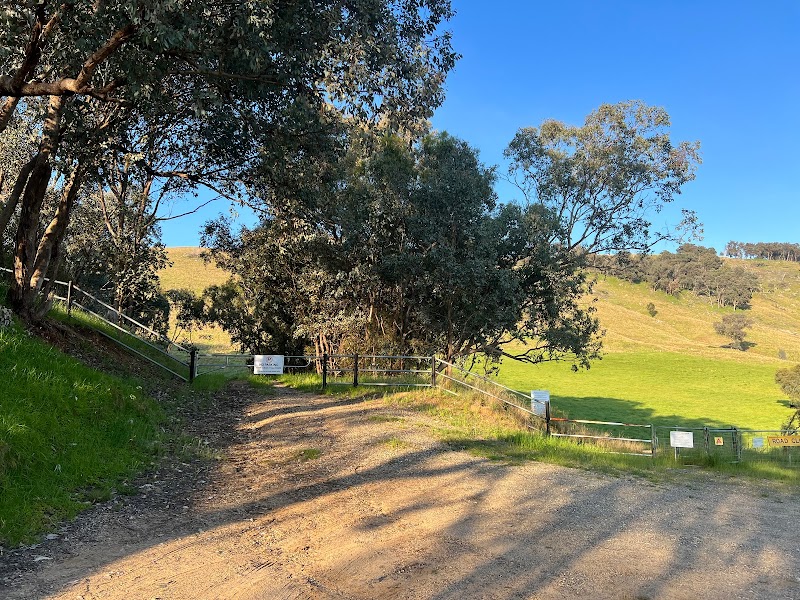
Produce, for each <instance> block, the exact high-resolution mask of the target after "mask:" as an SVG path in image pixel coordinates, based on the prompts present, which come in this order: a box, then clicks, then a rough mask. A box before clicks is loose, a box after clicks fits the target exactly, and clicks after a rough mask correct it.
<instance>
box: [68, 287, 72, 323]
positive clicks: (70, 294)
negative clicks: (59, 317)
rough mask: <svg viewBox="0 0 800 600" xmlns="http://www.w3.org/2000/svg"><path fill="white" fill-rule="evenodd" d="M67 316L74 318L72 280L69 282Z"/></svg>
mask: <svg viewBox="0 0 800 600" xmlns="http://www.w3.org/2000/svg"><path fill="white" fill-rule="evenodd" d="M67 316H68V317H71V316H72V279H70V280H69V282H67Z"/></svg>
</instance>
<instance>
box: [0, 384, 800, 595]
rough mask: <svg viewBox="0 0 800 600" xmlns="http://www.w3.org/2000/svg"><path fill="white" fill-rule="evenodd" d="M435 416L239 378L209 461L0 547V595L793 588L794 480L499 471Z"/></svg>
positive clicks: (799, 562) (797, 511) (796, 554)
mask: <svg viewBox="0 0 800 600" xmlns="http://www.w3.org/2000/svg"><path fill="white" fill-rule="evenodd" d="M431 425H432V422H431V421H430V420H429V418H428V417H425V416H423V415H420V414H417V413H411V412H404V411H401V410H398V409H391V408H387V407H386V405H385V404H384V403H383V402H382V401H381V400H373V401H366V402H363V401H355V400H349V399H345V398H336V397H330V396H314V395H307V394H300V393H296V392H293V391H291V390H287V389H279V390H278V395H277V396H271V397H270V396H264V395H263V393H262V394H260V393H259V392H258V391H256V390H254V389H251V388H250V387H248V386H247V385H245V384H237V385H235V386H233V387H230V388H228V389H227V390H225V392H224V393H223V394H221V395H220V397H219V398H218V406H216V407H213V408H212V409H211V410H209V411H208V412H207V413H206V417H205V418H204V419H199V420H197V421H196V422H195V423H194V424H193V427H194V428H195V430H194V431H193V432H191V433H192V434H193V435H196V436H198V437H199V438H201V439H203V440H206V441H207V443H208V448H209V452H217V453H218V456H219V460H217V461H212V462H202V461H188V462H185V463H181V462H174V463H172V464H169V465H166V466H164V467H163V468H162V470H161V471H160V472H158V473H155V474H154V475H153V476H152V477H151V479H150V480H149V481H148V482H142V483H141V485H140V487H139V491H140V493H139V494H138V495H136V496H133V497H130V498H127V499H125V500H124V501H119V502H116V503H113V502H112V503H107V504H105V505H100V506H97V507H95V508H94V509H92V510H91V511H88V512H87V513H84V514H83V515H81V516H80V517H79V519H78V520H77V521H76V522H74V523H71V524H69V525H68V526H66V527H65V529H64V530H63V531H62V532H61V533H60V534H59V537H58V538H57V539H52V540H48V541H45V542H43V543H42V544H40V545H39V546H37V547H35V548H27V549H23V550H20V551H17V552H14V553H10V554H9V553H6V554H5V555H3V556H0V597H3V598H10V599H18V598H25V599H28V598H41V597H53V598H84V599H94V598H111V599H117V598H119V599H122V598H125V599H130V598H148V599H152V598H170V599H172V598H243V599H248V598H268V599H272V598H298V599H299V598H320V599H329V598H330V599H334V598H336V599H341V598H363V599H372V598H431V599H440V600H445V599H453V600H456V599H457V600H462V599H466V598H493V599H511V598H542V599H544V598H564V597H591V598H631V599H634V598H635V599H644V598H652V599H656V598H725V599H730V598H800V533H798V532H800V529H798V527H797V525H798V517H800V499H798V498H797V497H796V495H794V494H792V493H791V492H789V491H780V490H778V489H776V488H775V487H774V486H770V487H758V486H746V487H745V486H742V485H737V484H732V483H727V482H726V480H725V479H722V478H715V477H711V476H709V479H708V480H706V481H702V480H701V479H699V478H698V477H687V478H686V481H682V482H680V483H675V484H653V483H651V482H648V481H645V480H641V479H624V478H612V477H607V476H601V475H595V474H592V473H587V472H583V471H579V470H574V469H566V468H562V467H556V466H551V465H543V464H537V463H530V464H526V465H523V466H504V465H500V464H497V463H492V462H490V461H488V460H485V459H480V458H475V457H473V456H471V455H469V454H467V453H464V452H457V451H452V450H450V449H449V448H447V447H446V446H443V445H441V444H440V443H439V442H437V441H436V439H435V438H434V436H433V435H432V434H431V431H430V426H431ZM204 447H205V445H204Z"/></svg>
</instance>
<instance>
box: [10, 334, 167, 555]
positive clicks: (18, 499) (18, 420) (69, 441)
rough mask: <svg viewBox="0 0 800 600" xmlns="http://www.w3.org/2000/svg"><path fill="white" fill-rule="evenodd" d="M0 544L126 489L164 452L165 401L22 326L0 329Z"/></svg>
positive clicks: (25, 537)
mask: <svg viewBox="0 0 800 600" xmlns="http://www.w3.org/2000/svg"><path fill="white" fill-rule="evenodd" d="M0 372H2V373H3V374H4V381H3V390H2V391H1V392H0V546H7V545H11V546H13V545H15V544H17V543H19V542H22V541H31V540H32V539H34V536H35V535H36V534H37V533H39V532H42V531H46V530H48V529H51V528H52V527H53V525H54V524H55V523H57V522H58V521H60V520H62V519H64V518H69V517H71V516H73V515H74V514H75V513H77V512H78V511H79V510H81V508H83V507H85V506H88V505H90V504H91V503H92V502H95V501H98V500H106V499H108V498H110V497H111V496H112V495H113V494H114V493H115V491H117V492H122V493H124V492H125V491H127V490H128V489H130V488H129V485H128V484H127V483H126V478H128V477H130V476H132V475H134V474H136V473H137V472H138V471H140V470H141V469H142V468H143V467H145V466H148V465H149V464H150V462H151V461H152V460H153V458H154V454H156V453H158V452H159V451H160V450H159V449H160V443H161V438H162V434H161V430H160V425H161V422H162V420H163V419H164V413H163V411H162V410H161V408H160V407H159V406H158V405H157V404H156V403H155V402H154V401H153V400H151V399H150V398H149V397H147V395H146V393H144V392H143V390H142V387H141V386H138V385H137V384H136V382H134V381H131V380H126V379H121V378H119V377H112V376H109V375H104V374H102V373H99V372H98V371H95V370H93V369H91V368H89V367H87V366H86V365H84V364H82V363H80V362H78V361H77V360H75V359H73V358H71V357H69V356H67V355H65V354H63V353H62V352H60V351H59V350H57V349H56V348H54V347H52V346H50V345H48V344H47V343H45V342H42V341H40V340H38V339H36V338H34V337H32V336H31V335H30V334H29V333H28V332H26V331H24V330H23V329H22V328H21V327H18V326H15V327H13V328H9V329H0Z"/></svg>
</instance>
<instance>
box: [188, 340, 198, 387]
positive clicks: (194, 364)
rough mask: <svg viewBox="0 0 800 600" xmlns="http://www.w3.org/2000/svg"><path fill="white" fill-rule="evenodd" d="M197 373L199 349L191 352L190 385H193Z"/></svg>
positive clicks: (193, 349)
mask: <svg viewBox="0 0 800 600" xmlns="http://www.w3.org/2000/svg"><path fill="white" fill-rule="evenodd" d="M196 373H197V348H192V349H191V350H190V351H189V383H192V382H193V381H194V378H195V374H196Z"/></svg>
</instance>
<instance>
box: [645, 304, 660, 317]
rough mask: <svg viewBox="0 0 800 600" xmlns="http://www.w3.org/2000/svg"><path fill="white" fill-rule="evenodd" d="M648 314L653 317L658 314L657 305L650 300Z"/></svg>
mask: <svg viewBox="0 0 800 600" xmlns="http://www.w3.org/2000/svg"><path fill="white" fill-rule="evenodd" d="M647 314H649V315H650V316H651V317H655V316H656V315H657V314H658V311H657V310H656V305H655V304H653V303H652V302H650V303H649V304H648V305H647Z"/></svg>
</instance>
